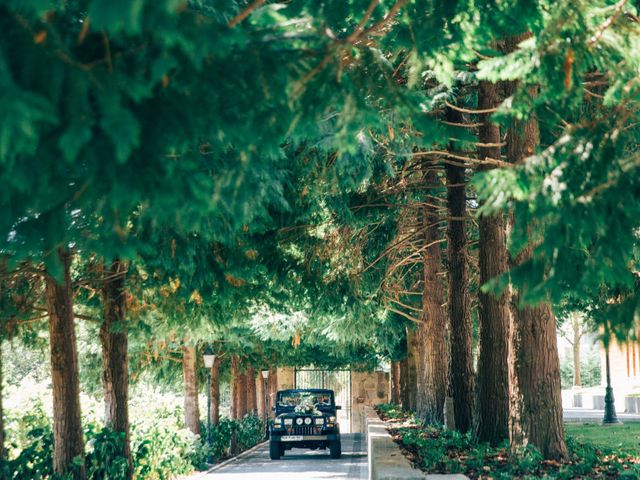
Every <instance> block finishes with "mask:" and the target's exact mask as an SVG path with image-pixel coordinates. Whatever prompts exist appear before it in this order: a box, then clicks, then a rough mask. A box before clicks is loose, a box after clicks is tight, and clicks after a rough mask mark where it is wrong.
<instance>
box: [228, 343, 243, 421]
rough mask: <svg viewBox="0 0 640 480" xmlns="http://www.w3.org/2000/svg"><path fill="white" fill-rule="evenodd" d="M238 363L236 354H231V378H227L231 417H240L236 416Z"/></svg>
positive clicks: (238, 404)
mask: <svg viewBox="0 0 640 480" xmlns="http://www.w3.org/2000/svg"><path fill="white" fill-rule="evenodd" d="M239 363H240V361H239V359H238V356H237V355H232V356H231V379H230V380H229V388H230V390H231V408H230V412H229V416H230V417H231V418H235V419H238V418H242V417H239V416H238V413H239V408H240V391H239V390H238V376H239V375H240V373H239V372H238V364H239Z"/></svg>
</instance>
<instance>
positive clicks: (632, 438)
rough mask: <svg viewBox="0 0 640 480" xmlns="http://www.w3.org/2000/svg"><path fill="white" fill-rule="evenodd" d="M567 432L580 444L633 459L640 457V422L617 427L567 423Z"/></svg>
mask: <svg viewBox="0 0 640 480" xmlns="http://www.w3.org/2000/svg"><path fill="white" fill-rule="evenodd" d="M565 432H566V435H567V436H570V437H573V438H574V439H576V440H577V441H578V442H581V443H590V444H591V445H593V446H594V447H596V448H599V449H602V450H617V451H621V452H624V453H626V454H627V455H630V456H633V457H640V422H633V423H632V422H629V423H625V424H617V425H600V424H597V423H565Z"/></svg>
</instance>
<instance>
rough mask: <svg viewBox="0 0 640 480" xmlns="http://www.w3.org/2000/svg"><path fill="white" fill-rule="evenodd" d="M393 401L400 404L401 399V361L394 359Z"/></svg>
mask: <svg viewBox="0 0 640 480" xmlns="http://www.w3.org/2000/svg"><path fill="white" fill-rule="evenodd" d="M390 401H391V403H395V404H396V405H399V404H400V403H401V400H400V362H399V361H398V360H394V361H392V362H391V399H390Z"/></svg>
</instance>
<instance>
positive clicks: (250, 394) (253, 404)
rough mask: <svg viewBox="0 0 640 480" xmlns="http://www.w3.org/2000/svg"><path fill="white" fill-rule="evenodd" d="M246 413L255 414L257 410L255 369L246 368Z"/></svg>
mask: <svg viewBox="0 0 640 480" xmlns="http://www.w3.org/2000/svg"><path fill="white" fill-rule="evenodd" d="M246 375H247V377H246V379H247V413H250V414H255V413H256V412H257V410H258V398H257V396H256V369H255V368H254V367H249V368H247V373H246Z"/></svg>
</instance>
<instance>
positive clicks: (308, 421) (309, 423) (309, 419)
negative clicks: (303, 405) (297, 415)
mask: <svg viewBox="0 0 640 480" xmlns="http://www.w3.org/2000/svg"><path fill="white" fill-rule="evenodd" d="M312 421H313V420H311V417H307V418H305V419H304V424H305V425H311V422H312Z"/></svg>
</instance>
